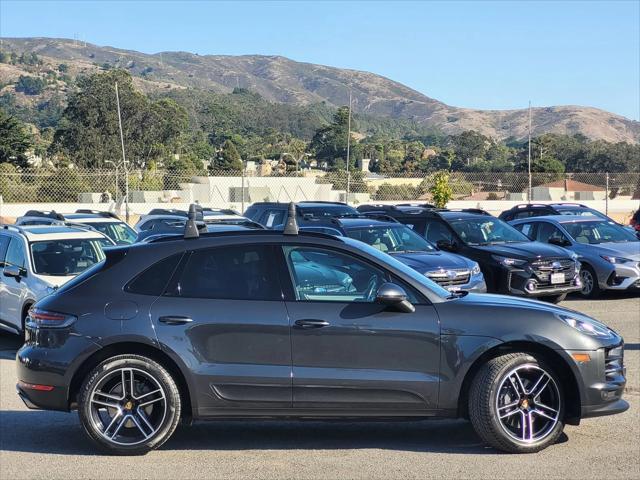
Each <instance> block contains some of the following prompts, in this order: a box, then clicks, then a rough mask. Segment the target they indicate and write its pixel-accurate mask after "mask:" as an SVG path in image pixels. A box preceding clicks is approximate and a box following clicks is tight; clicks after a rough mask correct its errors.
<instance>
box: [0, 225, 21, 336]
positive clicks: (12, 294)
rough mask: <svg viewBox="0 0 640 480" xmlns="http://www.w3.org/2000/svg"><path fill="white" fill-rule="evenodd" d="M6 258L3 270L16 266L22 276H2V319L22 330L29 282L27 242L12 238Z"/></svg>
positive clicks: (0, 316)
mask: <svg viewBox="0 0 640 480" xmlns="http://www.w3.org/2000/svg"><path fill="white" fill-rule="evenodd" d="M10 238H11V239H10V241H9V245H8V246H7V250H6V252H7V253H6V255H5V258H4V265H3V268H4V267H6V266H14V267H18V268H20V270H21V272H22V276H20V277H18V278H16V277H7V276H6V275H4V274H3V275H2V284H1V288H2V290H0V319H2V320H3V321H4V322H6V323H9V324H11V325H14V326H16V327H18V328H22V301H23V293H24V291H25V290H26V288H27V287H26V285H25V282H26V281H27V279H26V275H27V268H26V267H27V254H26V251H25V242H24V241H23V240H22V239H21V238H19V237H13V236H12V237H10Z"/></svg>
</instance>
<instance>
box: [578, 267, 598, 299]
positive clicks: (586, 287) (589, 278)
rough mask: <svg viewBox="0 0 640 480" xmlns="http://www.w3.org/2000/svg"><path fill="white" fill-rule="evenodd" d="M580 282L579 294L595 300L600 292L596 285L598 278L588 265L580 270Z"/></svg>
mask: <svg viewBox="0 0 640 480" xmlns="http://www.w3.org/2000/svg"><path fill="white" fill-rule="evenodd" d="M580 281H581V282H582V290H581V291H580V293H581V294H582V295H583V296H584V297H587V298H596V297H598V296H599V295H600V292H601V290H600V285H599V284H598V276H597V275H596V272H594V270H593V268H591V267H590V266H589V265H583V266H582V268H581V269H580Z"/></svg>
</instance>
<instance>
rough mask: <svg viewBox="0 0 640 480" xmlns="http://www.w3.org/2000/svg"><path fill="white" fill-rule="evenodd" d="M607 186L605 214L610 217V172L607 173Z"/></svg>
mask: <svg viewBox="0 0 640 480" xmlns="http://www.w3.org/2000/svg"><path fill="white" fill-rule="evenodd" d="M605 179H606V186H605V189H604V190H605V192H604V193H605V196H604V214H605V215H607V216H609V172H607V173H605Z"/></svg>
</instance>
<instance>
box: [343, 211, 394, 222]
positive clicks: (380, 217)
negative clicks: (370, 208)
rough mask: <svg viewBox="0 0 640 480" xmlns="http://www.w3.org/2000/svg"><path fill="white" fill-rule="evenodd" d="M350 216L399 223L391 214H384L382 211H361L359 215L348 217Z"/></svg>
mask: <svg viewBox="0 0 640 480" xmlns="http://www.w3.org/2000/svg"><path fill="white" fill-rule="evenodd" d="M350 218H370V219H371V220H379V221H381V222H390V223H400V222H399V221H398V220H396V219H395V218H393V217H392V216H390V215H385V214H384V213H378V212H363V213H362V214H361V215H360V216H359V217H350Z"/></svg>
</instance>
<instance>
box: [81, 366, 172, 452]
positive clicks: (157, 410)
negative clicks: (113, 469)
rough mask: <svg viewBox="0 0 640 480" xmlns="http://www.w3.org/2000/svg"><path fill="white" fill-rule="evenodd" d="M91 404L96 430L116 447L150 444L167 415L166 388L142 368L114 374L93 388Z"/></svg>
mask: <svg viewBox="0 0 640 480" xmlns="http://www.w3.org/2000/svg"><path fill="white" fill-rule="evenodd" d="M89 403H90V416H91V422H92V424H93V426H94V428H95V430H96V431H97V432H98V433H99V434H100V435H101V436H102V437H104V438H105V439H106V440H107V441H108V442H111V443H114V444H116V445H126V446H133V445H138V444H141V443H144V442H146V441H147V440H149V439H150V438H152V437H153V436H154V435H155V434H156V433H157V432H158V430H159V429H160V427H161V426H162V424H163V422H164V419H165V416H166V414H167V398H166V394H165V391H164V389H163V387H162V385H161V384H160V382H158V380H156V379H155V378H154V377H153V375H151V374H150V373H148V372H145V371H144V370H141V369H138V368H119V369H116V370H113V371H112V372H110V373H109V374H108V375H106V376H105V377H104V378H103V379H102V380H101V381H100V382H98V383H97V384H96V386H95V387H94V388H93V390H92V391H91V394H90V396H89Z"/></svg>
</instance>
